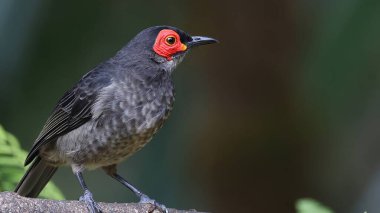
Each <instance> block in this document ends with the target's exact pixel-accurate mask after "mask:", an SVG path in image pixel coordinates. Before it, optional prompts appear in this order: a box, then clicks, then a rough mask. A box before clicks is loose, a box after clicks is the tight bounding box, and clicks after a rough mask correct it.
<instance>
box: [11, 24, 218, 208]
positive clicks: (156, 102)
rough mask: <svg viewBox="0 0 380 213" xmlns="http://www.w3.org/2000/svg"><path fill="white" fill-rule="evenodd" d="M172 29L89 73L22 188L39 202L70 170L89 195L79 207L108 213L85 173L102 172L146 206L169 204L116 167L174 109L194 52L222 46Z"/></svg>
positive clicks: (35, 153)
mask: <svg viewBox="0 0 380 213" xmlns="http://www.w3.org/2000/svg"><path fill="white" fill-rule="evenodd" d="M217 42H218V41H217V40H216V39H214V38H210V37H205V36H190V35H189V34H188V33H186V32H185V31H183V30H181V29H179V28H176V27H172V26H153V27H149V28H146V29H144V30H142V31H141V32H139V33H138V34H137V35H136V36H135V37H134V38H132V39H131V40H130V41H129V42H128V43H127V44H126V45H125V46H123V47H122V48H121V49H120V50H119V51H118V52H117V53H116V54H115V55H114V56H113V57H111V58H109V59H108V60H106V61H104V62H102V63H100V64H99V65H97V66H96V67H95V68H93V69H92V70H90V71H89V72H88V73H86V74H85V75H84V76H83V77H82V78H81V79H80V80H79V81H78V82H77V83H76V84H74V86H72V87H71V89H69V90H68V91H67V92H65V93H64V95H63V96H62V97H61V98H60V99H59V101H58V102H57V104H56V106H55V107H54V109H53V111H52V113H51V115H50V117H48V119H47V121H46V123H45V125H44V126H43V128H42V130H41V132H40V134H39V135H38V137H37V138H36V140H35V142H34V143H33V146H32V148H31V150H30V152H29V154H28V155H27V157H26V160H25V166H26V165H29V164H31V165H30V167H29V168H28V169H27V171H26V172H25V174H24V176H23V177H22V179H21V180H20V182H19V183H18V185H17V186H16V188H15V192H16V193H17V194H19V195H21V196H25V197H37V196H38V195H39V193H40V192H41V190H42V189H43V188H44V187H45V185H46V184H47V183H48V182H49V180H50V179H51V178H52V176H53V175H54V173H55V172H56V170H57V169H58V167H60V166H65V165H66V166H70V167H71V169H72V172H73V173H74V175H75V176H76V178H77V179H78V181H79V184H80V186H81V188H82V190H83V195H82V196H81V197H80V199H79V200H80V201H83V202H85V203H86V206H87V208H88V210H89V211H90V212H91V213H98V212H101V209H100V207H99V205H98V204H97V202H96V201H95V200H94V198H93V194H92V193H91V191H90V190H89V188H88V187H87V185H86V182H85V180H84V178H83V172H84V171H86V170H94V169H103V170H104V171H105V173H106V174H107V175H109V176H110V177H112V178H113V179H115V180H117V181H118V182H120V183H121V184H122V185H124V186H125V187H127V188H128V189H130V190H131V191H132V192H133V193H134V194H135V195H136V196H137V197H138V198H139V199H140V202H141V203H150V204H152V205H153V206H154V207H155V208H157V209H160V210H161V211H164V212H167V208H166V207H165V205H162V204H160V203H158V202H157V201H155V200H154V199H151V198H150V197H148V196H147V195H146V194H144V193H142V192H141V191H140V190H138V189H137V188H136V187H134V186H133V185H132V184H131V183H129V182H128V181H127V180H126V179H125V178H123V177H122V176H120V175H119V174H118V172H117V165H118V164H119V163H121V162H122V161H124V160H126V159H127V158H128V157H130V156H131V155H132V154H134V153H135V152H137V151H138V150H140V149H141V148H143V147H144V146H145V145H146V144H147V143H148V142H149V141H150V140H151V139H152V137H153V136H154V135H155V134H156V133H157V131H158V130H159V129H160V128H161V127H162V125H163V124H164V122H165V121H166V120H167V118H168V116H169V115H170V112H171V111H172V109H173V103H174V95H175V91H174V85H173V81H172V74H173V71H174V69H175V68H176V67H177V65H178V64H180V63H181V61H182V60H183V59H184V57H185V55H186V54H187V53H188V52H189V50H190V49H192V48H194V47H197V46H201V45H206V44H213V43H217Z"/></svg>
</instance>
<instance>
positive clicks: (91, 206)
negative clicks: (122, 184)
mask: <svg viewBox="0 0 380 213" xmlns="http://www.w3.org/2000/svg"><path fill="white" fill-rule="evenodd" d="M79 201H83V202H85V203H86V205H87V209H88V210H89V211H90V212H91V213H101V212H102V211H101V210H100V207H99V205H98V204H97V203H96V202H95V201H94V198H92V193H91V192H90V191H89V190H85V191H84V194H83V195H82V196H81V197H80V198H79Z"/></svg>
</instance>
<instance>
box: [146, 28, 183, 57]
mask: <svg viewBox="0 0 380 213" xmlns="http://www.w3.org/2000/svg"><path fill="white" fill-rule="evenodd" d="M186 49H187V46H186V45H184V44H183V43H181V39H180V37H179V35H178V33H176V32H175V31H174V30H169V29H164V30H161V31H160V32H159V33H158V35H157V37H156V41H155V43H154V45H153V50H154V52H156V53H157V54H158V55H160V56H162V57H165V58H166V59H167V60H168V61H170V60H172V55H174V54H175V53H178V52H182V51H185V50H186Z"/></svg>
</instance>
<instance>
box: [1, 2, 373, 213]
mask: <svg viewBox="0 0 380 213" xmlns="http://www.w3.org/2000/svg"><path fill="white" fill-rule="evenodd" d="M162 24H166V25H173V26H177V27H180V28H182V29H184V30H186V31H187V32H189V33H191V34H193V35H206V36H211V37H215V38H217V39H219V40H220V43H219V44H218V45H210V46H207V47H202V48H199V49H196V50H194V51H192V53H191V54H189V55H188V57H187V58H186V60H185V61H184V62H183V64H181V65H180V67H179V69H177V71H176V72H175V74H174V81H175V84H176V91H177V96H176V104H175V109H174V112H173V113H172V116H171V117H170V119H169V121H168V122H167V123H166V125H165V126H164V127H163V129H162V130H161V131H160V132H159V133H158V135H156V137H155V138H154V139H153V141H152V142H151V143H150V144H148V145H147V146H146V148H144V149H143V150H141V151H140V152H139V153H137V154H136V155H134V156H133V157H131V158H130V159H129V160H128V161H126V162H125V163H123V164H122V165H120V167H119V170H120V173H121V174H122V175H124V176H125V177H127V178H128V179H129V180H130V181H131V182H132V183H134V184H135V185H136V186H137V187H138V188H140V189H141V190H143V191H144V192H146V193H147V194H149V195H150V196H151V197H153V198H155V199H157V200H158V201H160V202H162V203H164V204H166V205H167V206H169V207H175V208H177V209H191V208H195V209H198V210H204V211H212V212H294V211H295V210H294V203H295V201H296V200H297V199H298V198H302V197H312V198H315V199H317V200H319V201H321V202H322V203H324V204H326V205H327V206H330V207H331V208H332V209H334V210H335V211H336V212H363V211H365V210H366V211H368V212H378V211H379V210H380V202H378V201H379V199H380V154H379V153H380V1H377V0H330V1H325V0H294V1H290V0H284V1H275V0H268V1H258V0H250V1H248V0H247V1H244V0H235V1H201V0H192V1H174V0H170V1H116V0H110V1H104V0H103V1H101V0H92V1H44V0H29V1H12V0H2V1H0V123H1V124H2V125H3V126H4V127H5V128H6V129H7V130H8V131H10V132H12V133H13V134H15V135H16V136H17V137H18V138H19V140H20V141H21V143H22V146H23V147H24V148H25V149H29V148H30V147H31V144H32V143H33V141H34V139H35V137H36V136H37V135H38V133H39V131H40V129H41V128H42V125H43V124H44V122H45V120H46V118H47V117H48V115H49V113H50V111H51V110H52V108H53V107H54V105H55V103H56V101H57V100H58V99H59V98H60V96H61V95H62V94H63V93H64V92H65V90H67V89H68V88H70V87H71V85H73V84H74V83H75V82H76V81H77V80H78V79H79V78H80V77H81V76H82V75H83V74H84V73H86V72H87V71H89V70H90V69H91V68H93V67H94V66H95V65H97V64H98V63H100V62H101V61H103V60H106V59H107V58H109V57H111V56H113V54H114V53H115V52H116V51H117V50H118V49H119V48H121V47H122V46H123V45H125V44H126V43H127V42H128V41H129V40H130V39H131V38H132V37H133V36H134V35H135V34H136V33H137V32H139V31H140V30H142V29H144V28H146V27H148V26H152V25H162ZM85 179H86V180H87V182H88V185H89V187H90V189H91V190H92V191H93V193H94V195H95V199H96V200H98V201H109V202H114V201H117V202H132V201H136V198H135V197H134V196H133V195H132V193H130V192H129V191H128V190H127V189H124V188H123V187H121V185H120V184H118V183H117V182H116V181H113V180H111V178H109V177H107V176H106V175H105V174H104V173H103V172H102V171H94V172H88V173H86V174H85ZM53 180H54V181H55V182H56V183H57V185H58V186H59V187H60V188H61V190H62V191H63V193H64V194H65V196H66V198H67V199H77V198H78V197H79V196H80V195H81V193H82V191H81V189H80V187H79V184H78V183H77V181H76V179H75V177H74V176H73V175H72V174H71V170H70V169H69V168H64V169H60V170H59V171H58V173H57V174H56V175H55V176H54V178H53Z"/></svg>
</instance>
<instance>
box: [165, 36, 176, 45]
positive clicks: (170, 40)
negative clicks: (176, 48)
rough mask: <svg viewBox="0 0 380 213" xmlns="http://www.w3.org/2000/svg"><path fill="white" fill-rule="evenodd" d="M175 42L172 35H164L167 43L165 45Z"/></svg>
mask: <svg viewBox="0 0 380 213" xmlns="http://www.w3.org/2000/svg"><path fill="white" fill-rule="evenodd" d="M175 42H176V39H175V37H174V36H168V37H166V39H165V43H166V44H167V45H170V46H171V45H173V44H174V43H175Z"/></svg>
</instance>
